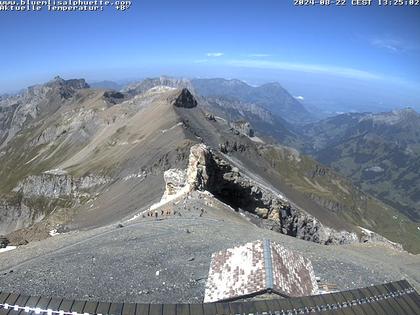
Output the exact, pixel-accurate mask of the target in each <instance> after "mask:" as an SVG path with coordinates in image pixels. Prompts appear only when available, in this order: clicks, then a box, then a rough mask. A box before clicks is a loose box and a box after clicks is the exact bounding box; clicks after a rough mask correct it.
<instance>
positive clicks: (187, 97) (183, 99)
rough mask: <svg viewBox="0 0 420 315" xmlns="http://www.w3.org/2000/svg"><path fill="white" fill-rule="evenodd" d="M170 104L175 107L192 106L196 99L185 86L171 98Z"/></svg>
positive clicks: (195, 103) (194, 105)
mask: <svg viewBox="0 0 420 315" xmlns="http://www.w3.org/2000/svg"><path fill="white" fill-rule="evenodd" d="M171 104H172V105H174V106H175V107H183V108H193V107H196V106H197V100H196V99H195V97H194V95H192V94H191V92H190V91H189V90H188V89H187V88H183V89H182V90H178V92H177V93H176V94H175V97H173V98H172V99H171Z"/></svg>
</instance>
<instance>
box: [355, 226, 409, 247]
mask: <svg viewBox="0 0 420 315" xmlns="http://www.w3.org/2000/svg"><path fill="white" fill-rule="evenodd" d="M360 231H361V237H360V241H361V242H362V243H382V244H385V245H387V246H388V247H391V248H394V249H397V250H404V249H403V247H402V245H401V244H398V243H395V242H391V241H390V240H388V239H387V238H385V237H383V236H382V235H380V234H378V233H375V232H373V231H371V230H368V229H365V228H362V227H360Z"/></svg>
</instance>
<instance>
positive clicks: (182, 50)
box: [0, 0, 420, 106]
mask: <svg viewBox="0 0 420 315" xmlns="http://www.w3.org/2000/svg"><path fill="white" fill-rule="evenodd" d="M0 38H1V49H0V57H1V60H2V62H1V64H0V73H1V76H0V92H7V91H13V90H16V89H19V88H22V87H24V86H27V85H30V84H34V83H37V82H42V81H45V80H48V79H50V78H52V77H53V76H55V75H57V74H59V75H61V76H63V77H65V78H67V77H85V78H87V79H88V80H91V81H92V80H93V81H94V80H104V79H110V80H120V79H129V78H133V79H134V78H142V77H145V76H156V75H160V74H168V75H176V76H188V77H214V76H223V77H239V78H242V79H245V80H247V81H249V82H251V83H262V82H265V81H272V80H278V81H280V82H281V83H284V84H285V85H286V87H288V88H289V89H291V90H292V92H295V93H300V94H305V85H308V90H310V86H313V90H314V91H316V90H317V89H318V88H321V89H322V87H323V86H324V92H327V91H328V90H329V89H331V85H332V86H334V89H340V86H342V87H343V89H344V90H346V89H349V88H350V90H352V88H351V86H353V85H354V86H364V87H365V88H366V90H375V91H378V95H381V93H380V92H379V91H380V90H381V89H383V90H385V91H388V92H387V93H389V89H390V88H395V90H396V92H398V93H399V94H401V99H400V100H399V101H395V103H398V102H400V103H401V106H402V104H403V103H404V104H406V105H411V106H420V93H419V92H420V7H414V8H408V7H405V8H401V7H386V8H384V7H382V8H381V7H377V6H376V5H375V6H372V7H371V8H366V7H363V8H360V7H359V8H357V7H351V6H350V5H348V6H347V7H340V8H336V7H334V6H333V7H328V8H321V7H317V8H313V7H312V8H306V7H305V8H304V7H294V6H293V5H292V0H290V1H288V0H281V1H280V0H274V1H268V0H267V1H264V0H262V1H256V0H254V1H248V0H241V1H239V0H229V1H226V0H224V1H218V0H211V1H210V0H207V1H206V0H200V1H197V0H184V1H183V0H177V1H175V0H170V1H156V0H155V1H145V0H137V1H135V3H134V4H133V5H132V7H131V8H130V9H129V10H128V11H126V12H117V11H115V10H113V9H111V8H108V9H106V10H105V11H104V12H99V13H61V12H60V13H59V12H30V13H17V12H6V13H5V12H0ZM299 82H301V85H299ZM314 82H316V83H317V84H315V85H314ZM334 82H342V83H340V84H341V85H337V84H334ZM321 83H322V84H321ZM317 86H318V87H317ZM349 86H350V87H349ZM384 87H386V88H384ZM334 92H336V91H334ZM398 93H397V94H398ZM309 94H310V93H309ZM394 96H395V95H394ZM317 97H318V100H320V97H319V96H316V97H315V96H314V97H312V99H313V102H316V101H317ZM382 97H383V98H384V99H381V100H379V99H378V100H377V102H378V103H380V102H383V101H386V100H387V98H386V97H384V96H383V95H382ZM399 105H400V104H399V103H398V104H395V106H399Z"/></svg>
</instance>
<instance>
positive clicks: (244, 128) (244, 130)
mask: <svg viewBox="0 0 420 315" xmlns="http://www.w3.org/2000/svg"><path fill="white" fill-rule="evenodd" d="M230 126H231V128H232V129H233V131H235V132H236V133H237V134H243V135H245V136H247V137H253V136H254V134H255V132H254V129H253V128H252V127H251V124H250V123H249V122H247V121H243V120H239V121H236V122H232V123H230Z"/></svg>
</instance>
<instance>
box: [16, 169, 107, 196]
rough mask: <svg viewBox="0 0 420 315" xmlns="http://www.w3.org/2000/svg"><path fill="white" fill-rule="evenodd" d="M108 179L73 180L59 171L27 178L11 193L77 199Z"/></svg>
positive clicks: (86, 178)
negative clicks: (84, 192) (84, 191)
mask: <svg viewBox="0 0 420 315" xmlns="http://www.w3.org/2000/svg"><path fill="white" fill-rule="evenodd" d="M108 181H109V179H108V178H105V177H101V176H95V175H88V176H84V177H81V178H75V177H73V176H71V175H68V174H66V173H65V172H63V171H60V170H52V171H47V172H45V173H43V174H41V175H33V176H29V177H27V178H26V179H25V180H24V181H22V182H20V183H19V184H18V185H17V186H16V187H15V188H14V189H13V191H15V192H19V193H21V194H22V195H23V196H25V197H45V198H60V197H64V196H66V197H74V198H77V197H79V196H80V195H81V194H82V193H83V190H88V189H90V188H92V187H95V186H100V185H104V184H106V183H107V182H108Z"/></svg>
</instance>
